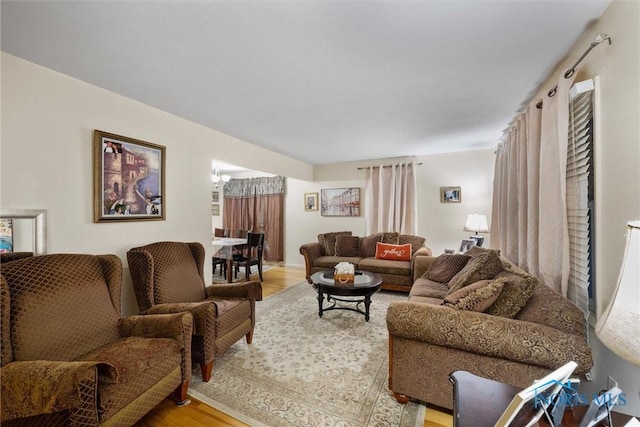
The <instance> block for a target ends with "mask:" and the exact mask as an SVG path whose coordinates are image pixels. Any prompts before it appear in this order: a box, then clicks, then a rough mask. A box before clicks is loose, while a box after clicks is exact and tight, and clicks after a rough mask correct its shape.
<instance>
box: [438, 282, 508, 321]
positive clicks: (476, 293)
mask: <svg viewBox="0 0 640 427" xmlns="http://www.w3.org/2000/svg"><path fill="white" fill-rule="evenodd" d="M506 281H507V279H506V278H504V277H502V278H498V279H495V280H493V279H487V280H479V281H477V282H475V283H472V284H470V285H468V286H465V287H463V288H461V289H458V290H457V291H455V292H453V293H450V294H448V295H447V296H446V297H445V299H444V302H443V305H446V306H447V307H452V308H456V309H458V310H470V311H478V312H481V313H482V312H484V311H486V310H487V309H488V308H489V307H491V305H492V304H493V303H494V302H496V300H497V299H498V297H499V296H500V292H502V288H503V287H504V285H505V283H506Z"/></svg>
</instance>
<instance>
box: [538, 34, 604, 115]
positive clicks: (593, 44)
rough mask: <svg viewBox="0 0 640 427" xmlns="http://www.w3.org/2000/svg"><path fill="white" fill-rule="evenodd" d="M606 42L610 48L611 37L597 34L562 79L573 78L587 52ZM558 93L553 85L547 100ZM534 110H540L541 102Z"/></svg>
mask: <svg viewBox="0 0 640 427" xmlns="http://www.w3.org/2000/svg"><path fill="white" fill-rule="evenodd" d="M605 40H606V41H608V42H609V46H611V37H609V35H608V34H604V33H599V34H596V36H595V37H594V39H593V41H592V42H591V44H590V45H589V48H588V49H587V50H585V51H584V53H583V54H582V56H581V57H580V58H578V60H577V61H576V63H575V64H573V66H572V67H571V68H569V69H568V70H567V71H566V72H565V73H564V78H565V79H568V78H571V76H573V75H574V74H575V72H576V67H577V66H578V65H580V63H581V62H582V60H583V59H584V58H585V57H586V56H587V55H588V54H589V52H591V49H593V48H594V47H596V46H598V45H599V44H600V43H602V42H603V41H605ZM557 91H558V85H555V86H554V87H553V89H551V90H550V91H549V92H548V93H547V96H548V97H549V98H551V97H552V96H553V95H555V94H556V92H557ZM536 108H537V109H538V110H540V109H542V101H540V102H538V103H537V104H536Z"/></svg>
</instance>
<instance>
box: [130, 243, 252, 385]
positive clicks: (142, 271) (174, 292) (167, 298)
mask: <svg viewBox="0 0 640 427" xmlns="http://www.w3.org/2000/svg"><path fill="white" fill-rule="evenodd" d="M204 258H205V250H204V247H203V246H202V244H200V243H183V242H157V243H152V244H149V245H146V246H141V247H137V248H133V249H131V250H130V251H128V252H127V260H128V261H129V270H130V272H131V279H132V282H133V288H134V290H135V294H136V300H137V302H138V309H139V311H140V314H159V313H179V312H185V311H187V312H190V313H191V314H192V315H193V319H194V328H193V337H192V342H191V356H192V360H193V362H195V363H198V364H200V370H201V372H202V379H203V381H205V382H207V381H209V380H210V379H211V372H212V369H213V360H214V357H215V356H217V355H220V354H222V353H223V352H224V351H225V350H226V349H227V348H229V347H230V346H231V345H233V344H234V343H235V342H236V341H238V340H239V339H241V338H242V337H245V338H246V341H247V344H251V341H252V339H253V329H254V326H255V319H256V316H255V302H256V301H260V300H262V286H261V285H260V282H255V281H250V282H245V283H233V284H213V285H207V286H205V282H204Z"/></svg>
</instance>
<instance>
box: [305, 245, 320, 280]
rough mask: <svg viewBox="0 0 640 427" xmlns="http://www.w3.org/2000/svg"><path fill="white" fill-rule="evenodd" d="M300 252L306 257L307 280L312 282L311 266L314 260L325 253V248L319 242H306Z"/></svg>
mask: <svg viewBox="0 0 640 427" xmlns="http://www.w3.org/2000/svg"><path fill="white" fill-rule="evenodd" d="M300 253H301V254H302V256H303V257H304V265H305V269H306V277H307V282H309V283H311V268H312V267H313V261H314V260H315V259H316V258H318V257H321V256H322V255H323V254H324V248H323V247H322V245H321V244H320V243H319V242H311V243H305V244H304V245H302V246H300Z"/></svg>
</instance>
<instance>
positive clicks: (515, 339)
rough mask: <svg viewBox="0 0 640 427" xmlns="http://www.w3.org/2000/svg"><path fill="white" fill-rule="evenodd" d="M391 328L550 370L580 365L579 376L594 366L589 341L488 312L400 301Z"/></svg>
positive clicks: (392, 308)
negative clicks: (573, 362) (563, 366)
mask: <svg viewBox="0 0 640 427" xmlns="http://www.w3.org/2000/svg"><path fill="white" fill-rule="evenodd" d="M387 328H388V330H389V334H391V335H396V336H401V337H404V338H408V339H411V340H416V341H423V342H427V343H431V344H434V345H439V346H442V347H449V348H454V349H458V350H463V351H467V352H470V353H477V354H483V355H486V356H491V357H497V358H501V359H507V360H512V361H516V362H520V363H527V364H531V365H538V366H542V367H545V368H548V369H556V368H558V367H559V366H562V365H563V364H565V363H567V362H568V361H570V360H574V361H575V362H576V363H578V368H577V369H576V373H578V374H579V373H584V372H587V371H588V370H589V369H591V367H592V365H593V360H592V358H591V350H590V348H589V345H588V343H587V342H586V340H585V339H584V338H583V337H580V336H577V335H572V334H567V333H565V332H562V331H559V330H557V329H553V328H550V327H548V326H544V325H540V324H537V323H533V322H524V321H521V320H515V319H509V318H506V317H499V316H492V315H489V314H486V313H478V312H474V311H465V310H457V309H454V308H450V307H445V306H441V305H433V304H424V303H415V302H394V303H391V305H390V306H389V308H388V310H387Z"/></svg>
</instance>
